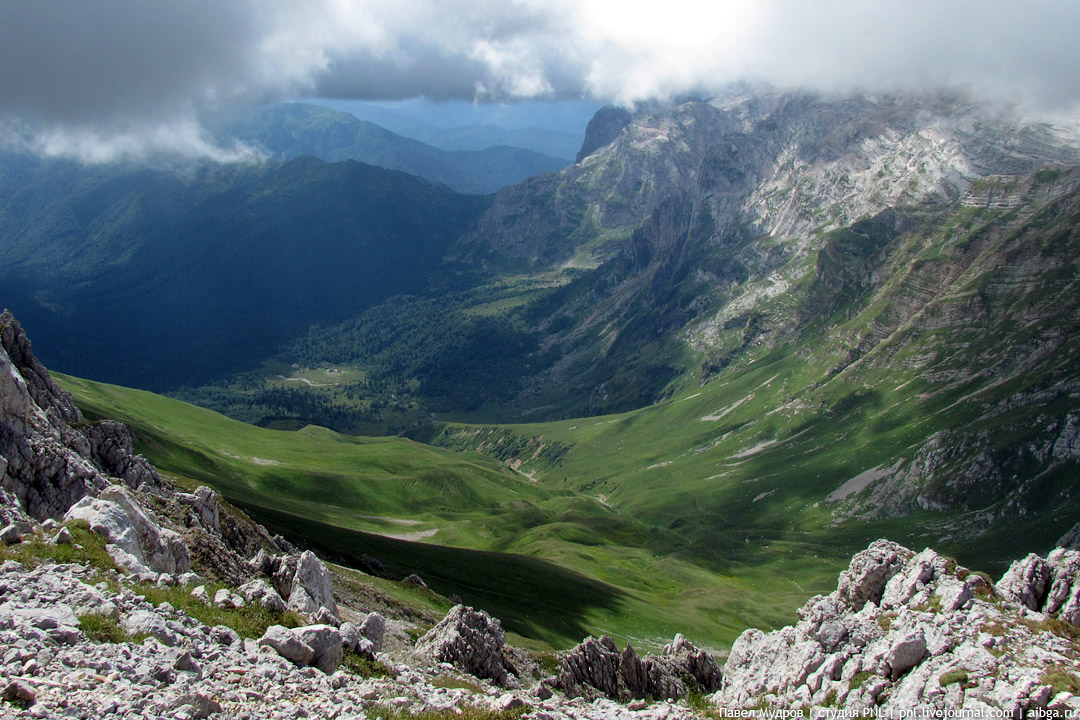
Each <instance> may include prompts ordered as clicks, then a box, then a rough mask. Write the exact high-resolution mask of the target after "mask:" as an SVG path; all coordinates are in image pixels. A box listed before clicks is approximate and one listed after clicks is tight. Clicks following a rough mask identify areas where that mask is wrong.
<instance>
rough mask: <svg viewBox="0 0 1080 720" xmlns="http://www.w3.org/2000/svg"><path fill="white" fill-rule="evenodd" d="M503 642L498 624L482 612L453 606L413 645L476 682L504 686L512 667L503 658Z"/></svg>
mask: <svg viewBox="0 0 1080 720" xmlns="http://www.w3.org/2000/svg"><path fill="white" fill-rule="evenodd" d="M505 640H506V634H505V633H504V632H503V629H502V625H501V624H500V623H499V621H498V620H497V619H495V618H493V617H491V616H490V615H488V614H487V613H485V612H484V611H482V610H474V609H472V608H471V607H467V606H465V605H455V606H454V607H452V608H451V609H450V611H449V612H448V613H446V617H444V618H443V619H442V620H440V621H439V622H438V623H437V624H436V625H435V627H433V628H432V629H431V630H430V631H428V633H427V634H426V635H424V636H423V637H421V638H420V640H419V641H417V643H416V649H417V651H418V652H420V653H423V654H426V655H429V656H431V657H432V658H434V659H435V660H437V661H439V662H446V663H451V664H452V665H454V666H456V667H458V668H460V669H461V670H464V671H465V672H467V673H470V674H472V675H475V676H476V677H479V678H487V679H490V680H492V681H494V682H495V683H497V684H498V685H502V686H506V684H507V682H508V680H509V672H508V671H512V670H513V667H512V666H511V665H510V663H509V662H508V661H507V660H506V659H505V658H504V657H503V654H502V648H503V643H504V642H505Z"/></svg>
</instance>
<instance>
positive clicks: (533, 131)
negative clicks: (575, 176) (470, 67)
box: [319, 98, 598, 164]
mask: <svg viewBox="0 0 1080 720" xmlns="http://www.w3.org/2000/svg"><path fill="white" fill-rule="evenodd" d="M319 104H320V105H325V106H326V107H330V108H333V109H335V110H341V111H343V112H347V113H350V114H352V115H354V116H356V117H358V118H360V119H361V120H367V121H369V122H373V123H376V124H377V125H381V126H382V127H385V128H387V129H389V130H391V131H393V132H395V133H397V134H398V135H404V136H405V137H409V138H413V139H415V140H420V141H421V142H424V143H427V144H428V145H432V146H434V147H437V148H439V149H440V150H483V149H484V148H488V147H492V146H495V145H507V146H510V147H518V148H525V149H527V150H533V151H535V152H538V153H541V154H542V155H548V156H550V157H556V158H561V159H564V160H565V161H566V163H567V164H569V163H570V162H572V161H573V159H574V155H575V153H577V151H578V148H579V147H580V146H581V133H582V131H583V130H584V128H585V125H586V124H587V123H588V122H589V119H590V117H591V116H592V113H593V112H595V110H596V109H597V107H598V106H597V105H596V104H595V103H592V102H588V101H569V102H566V101H563V102H549V101H522V102H517V103H512V104H511V105H502V106H485V105H482V104H481V105H478V104H476V103H462V102H456V103H455V102H450V103H445V102H429V101H423V100H421V101H416V102H413V103H402V104H400V105H398V106H396V107H385V106H383V105H380V104H378V103H372V102H363V101H342V100H333V99H327V98H324V99H320V100H319Z"/></svg>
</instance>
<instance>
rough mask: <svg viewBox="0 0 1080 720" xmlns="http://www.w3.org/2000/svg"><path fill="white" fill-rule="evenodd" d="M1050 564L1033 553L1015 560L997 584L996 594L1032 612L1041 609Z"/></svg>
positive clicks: (1046, 587)
mask: <svg viewBox="0 0 1080 720" xmlns="http://www.w3.org/2000/svg"><path fill="white" fill-rule="evenodd" d="M1050 569H1051V568H1050V564H1049V563H1048V562H1047V561H1046V560H1044V559H1043V558H1041V557H1039V556H1038V555H1036V554H1035V553H1031V554H1030V555H1028V556H1027V557H1026V558H1024V559H1023V560H1017V561H1016V562H1014V563H1013V564H1012V565H1010V566H1009V569H1008V570H1006V571H1005V574H1004V575H1002V576H1001V579H1000V580H998V582H997V589H998V592H999V593H1001V594H1002V595H1003V596H1005V597H1007V598H1009V599H1010V600H1015V601H1017V602H1020V603H1023V604H1024V605H1026V606H1027V607H1029V608H1030V609H1032V610H1038V609H1039V608H1041V607H1042V604H1043V601H1044V600H1045V599H1046V593H1047V590H1049V589H1050Z"/></svg>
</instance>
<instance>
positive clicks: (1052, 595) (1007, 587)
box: [997, 548, 1080, 627]
mask: <svg viewBox="0 0 1080 720" xmlns="http://www.w3.org/2000/svg"><path fill="white" fill-rule="evenodd" d="M997 590H998V592H1000V593H1001V594H1002V595H1003V596H1005V597H1006V598H1009V599H1011V600H1014V601H1016V602H1018V603H1022V604H1023V605H1024V606H1025V607H1027V608H1029V609H1031V610H1035V611H1038V612H1041V613H1044V614H1047V615H1053V616H1055V617H1057V618H1059V619H1061V620H1063V621H1065V622H1067V623H1070V624H1071V625H1075V626H1078V627H1080V552H1078V551H1076V550H1067V549H1065V548H1057V549H1056V550H1054V551H1053V552H1051V553H1050V555H1048V556H1047V557H1046V558H1045V559H1044V558H1041V557H1039V556H1038V555H1035V554H1034V553H1032V554H1030V555H1028V556H1027V557H1026V558H1024V559H1023V560H1018V561H1017V562H1014V563H1013V564H1012V565H1011V566H1010V567H1009V569H1008V571H1006V573H1005V574H1004V575H1003V576H1002V578H1001V580H999V581H998V583H997Z"/></svg>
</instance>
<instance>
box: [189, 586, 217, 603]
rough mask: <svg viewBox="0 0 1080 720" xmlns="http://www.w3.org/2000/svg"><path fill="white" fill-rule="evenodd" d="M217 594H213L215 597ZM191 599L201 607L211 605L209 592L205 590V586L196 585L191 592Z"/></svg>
mask: <svg viewBox="0 0 1080 720" xmlns="http://www.w3.org/2000/svg"><path fill="white" fill-rule="evenodd" d="M216 594H217V593H215V595H216ZM191 597H193V598H195V599H196V600H198V601H199V602H201V603H202V604H203V605H213V601H211V599H210V592H209V591H208V590H207V589H206V586H205V585H198V586H196V587H195V588H194V589H193V590H192V591H191Z"/></svg>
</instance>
